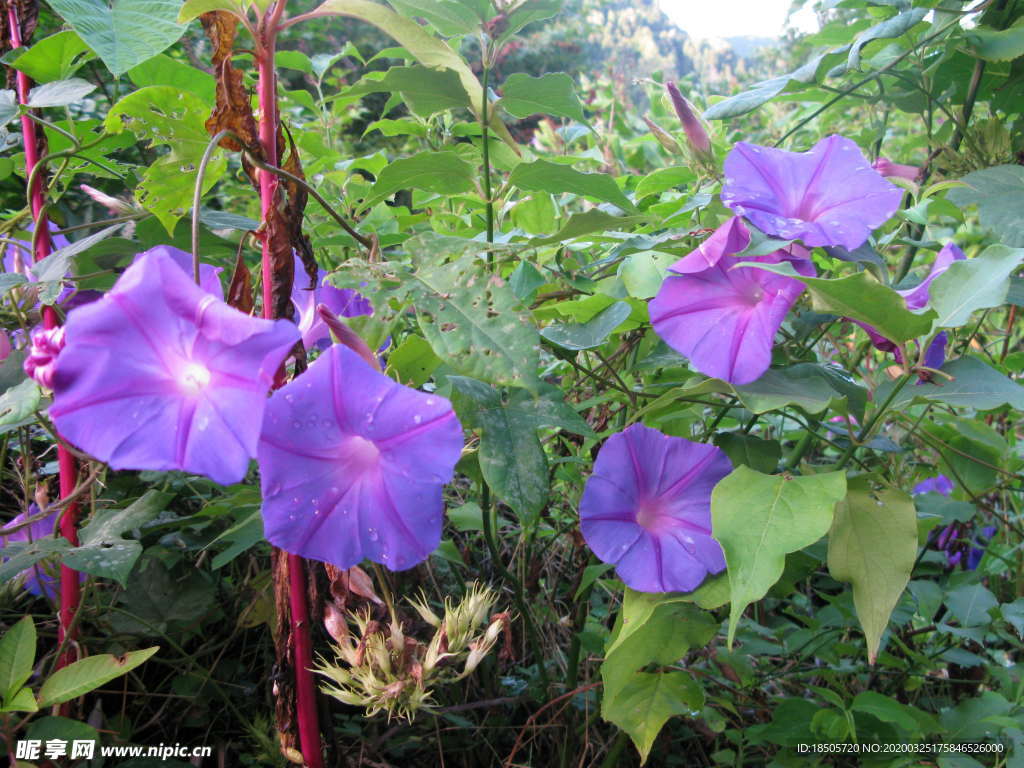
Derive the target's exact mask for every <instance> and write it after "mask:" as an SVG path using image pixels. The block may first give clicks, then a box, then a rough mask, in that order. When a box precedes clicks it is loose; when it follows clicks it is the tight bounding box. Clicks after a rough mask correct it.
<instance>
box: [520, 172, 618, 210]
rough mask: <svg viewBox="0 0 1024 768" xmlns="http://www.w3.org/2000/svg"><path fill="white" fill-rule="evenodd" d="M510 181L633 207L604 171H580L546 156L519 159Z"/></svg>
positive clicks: (529, 188)
mask: <svg viewBox="0 0 1024 768" xmlns="http://www.w3.org/2000/svg"><path fill="white" fill-rule="evenodd" d="M509 183H510V184H513V185H515V186H517V187H519V188H520V189H524V190H526V191H528V192H550V193H552V194H556V195H557V194H562V193H563V192H568V193H571V194H574V195H580V196H581V197H591V198H594V199H595V200H601V201H603V202H606V203H611V204H612V205H615V206H618V207H619V208H621V209H622V210H624V211H635V210H636V206H635V205H633V203H631V202H630V201H629V198H627V197H626V196H625V194H623V192H622V190H621V189H619V185H618V184H616V183H615V179H613V178H612V177H611V176H609V175H608V174H607V173H583V172H582V171H577V170H576V169H574V168H572V167H570V166H568V165H562V164H560V163H551V162H548V161H547V160H534V161H533V162H532V163H520V164H519V165H517V166H516V167H515V170H513V171H512V175H511V176H509Z"/></svg>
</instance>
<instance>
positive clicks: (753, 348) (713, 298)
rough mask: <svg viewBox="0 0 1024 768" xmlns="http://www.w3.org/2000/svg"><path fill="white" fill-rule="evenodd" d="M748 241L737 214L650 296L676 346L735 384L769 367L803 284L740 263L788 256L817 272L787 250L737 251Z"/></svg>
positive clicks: (662, 330)
mask: <svg viewBox="0 0 1024 768" xmlns="http://www.w3.org/2000/svg"><path fill="white" fill-rule="evenodd" d="M749 244H750V232H749V230H748V229H747V227H746V225H744V223H743V221H742V219H740V218H739V217H733V218H731V219H730V220H729V221H727V222H726V223H725V224H723V225H722V226H721V227H719V228H718V229H717V230H715V232H714V234H712V235H711V236H710V237H709V238H708V239H707V240H706V241H704V243H702V244H701V245H700V246H699V247H698V248H697V249H696V250H695V251H693V252H692V253H690V254H688V255H687V256H684V257H683V258H682V259H680V260H679V261H677V262H676V263H675V264H673V265H672V266H671V267H669V271H670V273H672V274H669V276H668V277H666V278H665V281H664V282H663V283H662V285H661V289H660V290H659V291H658V295H657V296H655V297H654V298H653V299H652V300H651V302H650V314H651V323H652V324H653V325H654V330H655V331H656V332H657V334H658V335H659V336H661V338H663V339H664V340H665V342H666V343H667V344H668V345H669V346H670V347H672V348H673V349H675V350H676V351H677V352H679V353H680V354H682V355H685V356H686V357H687V358H689V359H690V362H691V363H692V364H693V367H694V368H696V369H697V370H698V371H700V372H701V373H703V374H705V375H706V376H715V377H718V378H721V379H725V380H726V381H729V382H731V383H733V384H749V383H750V382H751V381H754V380H756V379H757V378H759V377H760V376H761V374H763V373H764V372H765V371H766V370H767V369H768V366H769V365H770V364H771V359H772V342H773V340H774V339H775V334H776V332H777V331H778V330H779V327H780V326H781V325H782V321H783V319H784V318H785V316H786V313H787V312H788V311H789V308H790V307H791V306H793V302H795V301H796V299H797V297H798V296H799V295H800V294H801V293H802V292H803V290H804V285H803V283H801V282H800V281H799V280H795V279H793V278H791V277H785V276H784V275H777V274H775V273H773V272H768V271H766V270H763V269H758V268H756V267H740V268H738V269H737V268H734V267H735V265H736V264H738V263H740V262H741V261H758V262H761V263H764V264H779V263H781V262H787V261H788V262H790V263H791V264H793V266H794V267H795V268H796V270H797V271H798V272H799V273H800V274H803V275H808V276H813V275H814V274H815V272H814V267H813V266H812V264H811V262H810V261H809V260H807V259H804V258H799V257H797V256H794V255H793V254H792V253H789V252H787V251H775V252H774V253H772V254H769V255H767V256H758V257H751V258H749V259H740V258H737V257H736V256H734V254H736V253H738V252H740V251H742V250H743V249H744V248H746V247H747V246H748V245H749Z"/></svg>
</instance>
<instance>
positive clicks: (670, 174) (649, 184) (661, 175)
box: [636, 165, 697, 200]
mask: <svg viewBox="0 0 1024 768" xmlns="http://www.w3.org/2000/svg"><path fill="white" fill-rule="evenodd" d="M696 179H697V176H696V175H695V174H694V172H693V171H692V170H691V169H689V168H686V167H684V166H681V165H676V166H672V167H671V168H659V169H658V170H656V171H651V172H650V173H649V174H647V175H646V176H644V177H643V178H642V179H640V182H639V183H638V184H637V185H636V197H637V199H638V200H639V199H640V198H641V197H645V196H646V195H660V194H661V193H662V192H665V191H666V190H669V189H673V188H674V187H681V186H683V185H685V184H689V183H690V182H692V181H696Z"/></svg>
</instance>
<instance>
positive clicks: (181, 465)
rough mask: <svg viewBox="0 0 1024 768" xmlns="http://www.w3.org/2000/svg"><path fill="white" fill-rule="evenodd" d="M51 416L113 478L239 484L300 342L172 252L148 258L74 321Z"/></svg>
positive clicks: (283, 324) (289, 328)
mask: <svg viewBox="0 0 1024 768" xmlns="http://www.w3.org/2000/svg"><path fill="white" fill-rule="evenodd" d="M65 331H66V335H65V339H66V345H65V347H64V349H63V351H61V353H60V356H59V357H58V358H57V368H56V375H55V376H54V379H53V389H54V400H53V405H52V406H51V408H50V415H51V416H52V417H53V420H54V422H55V424H56V426H57V429H58V430H59V431H60V433H61V435H62V436H63V437H64V438H66V439H67V440H68V441H70V442H71V443H73V444H75V445H77V446H78V447H79V448H81V449H82V450H84V451H87V452H88V453H91V454H92V455H93V456H95V457H96V458H98V459H100V460H101V461H105V462H106V463H108V464H109V465H110V466H111V467H112V468H114V469H152V470H171V469H177V470H183V471H186V472H195V473H198V474H202V475H206V476H207V477H210V478H211V479H213V480H214V481H216V482H218V483H223V484H228V483H235V482H238V481H240V480H241V479H242V478H243V477H244V476H245V472H246V469H247V468H248V465H249V459H250V458H252V457H253V456H255V455H256V444H257V441H258V439H259V431H260V425H261V424H262V420H263V419H262V416H263V409H264V407H265V405H266V403H267V397H266V396H267V392H268V390H269V389H270V387H271V384H272V383H273V378H274V374H275V372H276V371H277V369H278V367H279V366H280V364H281V362H282V361H283V360H284V358H285V356H286V355H287V354H288V352H289V351H290V350H291V348H292V347H293V346H294V345H295V343H296V342H297V341H298V340H299V334H298V331H297V330H296V329H295V326H294V325H292V324H291V323H289V322H288V321H286V320H277V321H270V320H261V319H257V318H253V317H249V316H248V315H245V314H243V313H241V312H239V311H238V310H235V309H232V308H231V307H229V306H228V305H227V304H225V303H224V302H222V301H220V300H219V299H217V298H216V297H215V296H212V295H211V294H209V293H207V292H206V291H204V290H203V289H201V288H200V287H199V286H197V285H196V284H195V283H194V282H192V280H191V279H190V278H189V276H188V275H186V274H185V272H184V271H182V269H181V267H180V266H179V265H178V264H177V263H176V262H175V261H174V259H173V258H172V257H171V256H169V255H168V254H166V253H162V252H153V253H148V254H146V255H144V256H143V257H142V258H140V259H138V260H137V261H136V262H135V263H134V264H132V265H131V266H130V267H128V269H127V270H125V272H124V274H123V275H121V277H120V278H119V279H118V281H117V283H116V284H115V285H114V287H113V288H112V289H111V290H110V291H109V292H108V293H107V294H106V296H104V297H103V298H102V299H100V300H98V301H95V302H93V303H92V304H89V305H87V306H84V307H80V308H78V309H76V310H74V311H73V312H71V313H69V314H68V319H67V322H66V324H65Z"/></svg>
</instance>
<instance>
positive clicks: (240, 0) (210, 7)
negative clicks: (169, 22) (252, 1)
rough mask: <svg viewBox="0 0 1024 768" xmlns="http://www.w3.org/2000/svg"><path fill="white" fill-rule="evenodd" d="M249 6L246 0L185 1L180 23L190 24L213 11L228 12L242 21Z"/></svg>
mask: <svg viewBox="0 0 1024 768" xmlns="http://www.w3.org/2000/svg"><path fill="white" fill-rule="evenodd" d="M248 5H249V3H247V2H245V1H244V0H185V2H184V4H183V5H182V6H181V10H180V11H179V12H178V23H179V24H188V22H190V21H192V19H196V18H198V17H200V16H202V15H203V14H204V13H210V12H211V11H227V12H228V13H232V14H234V15H235V16H238V17H239V18H240V19H242V18H245V10H246V7H247V6H248Z"/></svg>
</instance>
